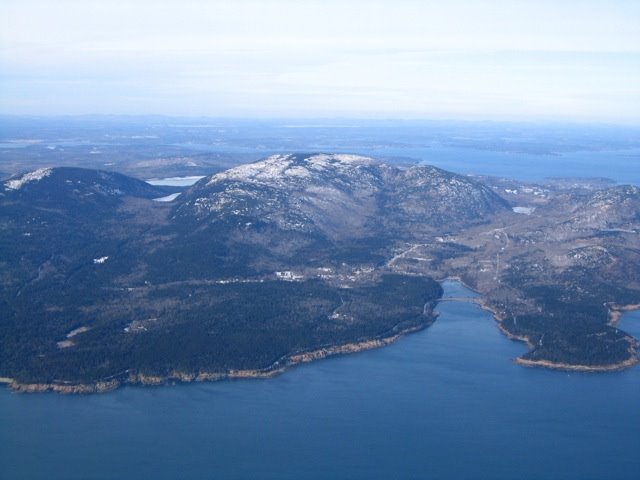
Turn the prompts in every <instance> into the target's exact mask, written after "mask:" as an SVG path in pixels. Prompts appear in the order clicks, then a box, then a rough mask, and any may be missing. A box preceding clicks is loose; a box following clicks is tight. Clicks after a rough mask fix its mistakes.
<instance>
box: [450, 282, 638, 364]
mask: <svg viewBox="0 0 640 480" xmlns="http://www.w3.org/2000/svg"><path fill="white" fill-rule="evenodd" d="M447 280H455V281H457V282H459V283H461V284H462V285H463V286H464V287H465V288H467V289H468V290H471V291H472V292H474V293H478V294H479V292H476V291H475V290H473V289H472V288H471V287H469V286H468V285H466V284H465V283H464V282H463V281H462V280H461V279H460V278H458V277H448V278H447ZM454 301H464V302H470V303H475V304H476V305H478V306H479V307H480V308H482V309H483V310H485V311H487V312H489V313H491V314H492V315H493V318H494V320H495V321H496V323H497V324H498V329H499V330H500V332H502V334H503V335H504V336H506V337H507V338H508V339H510V340H516V341H519V342H523V343H525V344H526V345H527V346H528V347H529V348H533V347H534V344H533V342H531V340H530V339H529V338H528V337H526V336H523V335H515V334H513V333H511V332H509V331H508V330H507V329H506V328H505V327H504V325H503V324H502V322H503V320H504V318H503V316H502V315H501V314H500V313H499V312H498V311H496V310H495V309H494V308H492V307H491V306H490V305H489V304H488V303H487V302H486V301H485V300H484V299H483V298H478V299H474V298H469V299H465V300H459V299H458V300H454ZM606 307H607V309H608V310H609V323H608V324H609V325H610V326H614V325H616V324H617V323H618V321H619V320H620V318H621V317H622V315H623V314H624V313H626V312H632V311H635V310H639V309H640V304H631V305H617V304H615V305H614V304H607V305H606ZM627 341H628V342H629V348H628V350H627V351H628V353H629V357H628V358H627V359H625V360H623V361H621V362H618V363H611V364H608V365H580V364H571V363H561V362H553V361H551V360H529V359H526V358H522V357H518V358H515V359H514V360H513V361H514V363H517V364H518V365H522V366H523V367H539V368H547V369H550V370H564V371H574V372H615V371H620V370H625V369H627V368H630V367H633V366H634V365H637V364H638V363H640V350H639V349H640V346H639V345H638V342H637V341H636V340H635V338H633V337H631V336H629V337H627Z"/></svg>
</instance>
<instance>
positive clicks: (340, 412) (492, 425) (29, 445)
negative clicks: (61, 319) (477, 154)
mask: <svg viewBox="0 0 640 480" xmlns="http://www.w3.org/2000/svg"><path fill="white" fill-rule="evenodd" d="M461 293H465V292H464V290H462V289H461V287H459V286H453V285H451V284H448V287H447V294H448V295H450V296H460V294H461ZM438 310H439V311H440V314H441V315H440V317H439V318H438V320H437V321H436V323H435V324H434V325H433V326H432V327H431V328H429V329H428V330H425V331H423V332H420V333H417V334H413V335H410V336H407V337H405V338H403V339H401V340H400V341H398V342H397V343H395V344H394V345H391V346H389V347H385V348H382V349H379V350H375V351H369V352H363V353H359V354H355V355H351V356H346V357H340V358H332V359H328V360H324V361H320V362H316V363H313V364H308V365H305V366H300V367H297V368H294V369H292V370H291V371H289V372H287V373H286V374H284V375H282V376H279V377H277V378H274V379H268V380H241V381H229V382H219V383H209V384H190V385H180V386H167V387H159V388H124V389H121V390H118V391H115V392H112V393H109V394H105V395H95V396H85V397H75V396H61V395H55V394H41V395H19V394H12V393H10V392H9V391H8V390H2V391H0V478H2V479H14V478H20V479H22V478H29V479H45V478H46V479H93V478H104V479H112V478H136V479H138V478H153V479H175V478H198V479H201V478H212V479H213V478H220V479H239V478H243V479H244V478H247V479H254V478H273V479H302V478H323V479H325V478H354V479H390V478H437V479H461V478H463V479H475V478H477V479H488V478H492V479H514V478H519V479H541V478H545V479H546V478H554V479H579V480H586V479H634V480H635V479H637V478H638V472H639V469H640V455H639V454H638V452H639V451H640V368H637V367H636V368H632V369H630V370H627V371H624V372H619V373H611V374H567V373H563V372H555V371H548V370H539V369H527V368H523V367H519V366H516V365H514V364H513V363H512V362H511V359H512V358H513V357H515V356H517V355H519V354H521V353H522V352H524V350H525V349H524V346H523V345H522V344H519V343H516V342H512V341H509V340H507V339H506V338H505V337H504V336H502V335H501V334H500V333H499V332H498V330H497V329H496V327H495V324H494V322H493V320H492V319H491V317H490V315H489V314H487V313H486V312H483V311H482V310H480V309H479V308H478V307H477V306H475V305H473V304H468V303H453V302H452V303H449V302H447V303H443V304H441V305H440V306H439V307H438ZM621 327H622V328H627V327H628V328H627V329H628V330H634V333H635V334H636V335H639V334H640V314H638V313H635V314H630V315H628V316H627V317H626V318H625V319H623V322H622V323H621Z"/></svg>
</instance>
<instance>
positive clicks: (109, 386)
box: [0, 314, 437, 394]
mask: <svg viewBox="0 0 640 480" xmlns="http://www.w3.org/2000/svg"><path fill="white" fill-rule="evenodd" d="M436 317H437V314H432V316H431V317H429V319H428V321H427V322H425V323H424V324H422V325H414V326H411V327H407V328H405V329H402V330H399V331H397V332H396V333H394V334H392V335H389V336H383V337H379V338H372V339H369V340H362V341H359V342H351V343H344V344H340V345H329V346H325V347H321V348H318V349H315V350H309V351H307V352H297V353H291V354H287V355H285V356H284V357H282V358H280V359H279V360H277V361H275V362H274V363H273V364H271V365H270V366H268V367H266V368H264V369H255V370H252V369H247V370H235V369H231V370H228V371H226V372H206V371H201V372H198V373H197V374H194V373H187V372H179V371H173V372H171V373H170V374H169V375H166V376H156V375H145V374H141V373H129V372H125V373H127V374H128V375H127V376H126V377H125V378H123V379H121V380H119V379H117V378H112V379H110V380H108V381H98V382H94V383H76V384H71V383H69V384H65V383H19V382H16V381H15V380H14V379H12V378H9V377H0V379H1V381H0V383H6V384H8V386H9V388H10V389H11V390H12V391H14V392H18V393H45V392H54V393H62V394H90V393H106V392H110V391H113V390H116V389H118V388H120V387H124V386H127V385H129V386H139V385H142V386H160V385H166V384H169V383H192V382H215V381H221V380H234V379H249V378H253V379H261V378H272V377H275V376H277V375H280V374H282V373H285V372H286V371H287V370H289V369H290V368H293V367H295V366H296V365H300V364H303V363H309V362H313V361H316V360H321V359H324V358H328V357H332V356H338V355H348V354H352V353H358V352H362V351H366V350H372V349H374V348H381V347H384V346H386V345H389V344H391V343H394V342H395V341H397V340H398V339H400V338H401V337H402V336H404V335H406V334H409V333H413V332H417V331H420V330H424V329H425V328H427V327H429V326H430V325H432V324H433V322H434V321H435V318H436Z"/></svg>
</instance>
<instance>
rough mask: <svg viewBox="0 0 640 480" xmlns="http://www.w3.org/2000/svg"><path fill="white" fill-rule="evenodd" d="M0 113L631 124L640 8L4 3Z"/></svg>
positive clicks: (493, 1) (610, 4) (281, 1)
mask: <svg viewBox="0 0 640 480" xmlns="http://www.w3.org/2000/svg"><path fill="white" fill-rule="evenodd" d="M0 11H1V13H0V113H5V114H86V113H123V114H169V115H210V116H227V117H292V118H294V117H306V118H310V117H372V118H380V117H393V118H464V119H485V118H486V119H501V120H523V119H540V120H545V119H553V120H576V121H605V122H616V123H617V122H620V123H640V27H639V25H640V2H639V1H637V0H630V1H624V0H609V1H595V0H575V1H572V0H553V1H551V0H535V1H527V0H520V1H518V0H512V1H499V0H484V1H472V0H467V1H464V0H453V1H442V0H440V1H403V0H397V1H393V2H391V1H376V0H351V1H346V0H342V1H339V0H338V1H336V0H323V1H316V0H305V1H299V0H298V1H294V0H271V1H265V0H263V1H257V0H233V1H221V0H217V1H216V0H212V1H197V0H180V1H175V0H170V1H163V0H156V1H147V0H139V1H132V0H128V1H122V0H112V1H104V0H101V1H97V0H82V1H80V0H78V1H74V0H59V1H55V2H52V1H50V0H46V1H44V0H43V1H38V0H3V1H2V5H1V8H0Z"/></svg>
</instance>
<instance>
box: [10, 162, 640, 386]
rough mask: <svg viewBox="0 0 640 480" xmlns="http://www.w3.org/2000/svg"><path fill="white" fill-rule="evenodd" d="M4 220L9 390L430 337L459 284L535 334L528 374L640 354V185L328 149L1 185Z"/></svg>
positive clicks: (523, 360) (233, 370)
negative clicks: (512, 176)
mask: <svg viewBox="0 0 640 480" xmlns="http://www.w3.org/2000/svg"><path fill="white" fill-rule="evenodd" d="M158 199H163V200H164V201H156V200H158ZM0 225H1V229H0V242H1V247H0V252H1V257H0V265H2V269H0V285H1V288H0V292H1V293H0V317H1V319H2V321H1V322H0V345H2V348H1V349H0V377H1V378H0V381H2V382H4V383H8V384H9V385H10V387H11V388H13V389H15V390H18V391H49V390H52V391H58V392H65V393H91V392H100V391H107V390H111V389H113V388H116V387H118V386H120V385H123V384H127V383H128V384H154V385H155V384H161V383H165V382H171V381H180V382H183V381H184V382H186V381H203V380H217V379H223V378H242V377H261V376H271V375H274V374H277V373H280V372H282V371H284V370H285V369H286V368H288V367H289V366H291V365H295V364H297V363H300V362H306V361H311V360H315V359H319V358H323V357H326V356H328V355H336V354H345V353H350V352H355V351H359V350H362V349H367V348H375V347H378V346H382V345H386V344H388V343H390V342H392V341H393V340H394V339H396V338H397V337H398V336H399V335H402V334H405V333H408V332H412V331H415V330H419V329H422V328H425V327H428V326H429V325H430V324H431V323H432V322H433V321H435V319H436V315H435V314H434V312H433V309H434V308H435V306H436V305H437V303H438V301H439V299H440V298H441V296H442V288H441V287H440V284H439V283H438V282H439V281H441V280H443V279H446V278H457V279H459V280H460V281H461V282H463V283H464V284H465V285H466V286H468V287H469V288H471V289H473V290H474V291H476V292H478V293H479V294H480V295H481V303H482V306H483V307H484V308H486V309H488V310H490V311H491V312H493V314H494V317H495V318H496V320H497V322H498V327H499V328H500V330H501V331H502V332H503V333H504V334H505V335H507V336H508V337H509V338H513V339H517V340H521V341H524V342H526V343H527V345H528V346H529V351H528V352H527V353H526V354H525V355H523V356H522V357H520V358H518V359H516V362H518V363H520V364H522V365H525V366H539V367H549V368H561V369H567V370H581V371H607V370H616V369H622V368H626V367H629V366H631V365H633V364H635V363H637V362H638V342H637V340H636V339H635V338H633V337H632V336H630V335H628V334H627V333H625V332H624V331H622V330H620V329H619V328H617V327H616V322H617V320H618V318H619V316H620V315H621V312H623V311H625V310H629V309H634V308H638V307H639V306H640V189H638V188H637V187H634V186H628V185H612V184H611V183H610V182H608V181H606V180H603V179H596V180H593V181H588V180H580V179H568V178H562V179H551V180H549V181H548V182H541V183H539V184H533V183H525V182H518V181H515V180H509V179H502V178H492V177H480V176H463V175H458V174H454V173H451V172H447V171H444V170H441V169H438V168H435V167H431V166H427V165H419V166H397V165H391V164H386V163H382V162H379V161H376V160H373V159H371V158H367V157H361V156H357V155H340V154H317V153H313V154H287V155H275V156H271V157H268V158H266V159H264V160H261V161H258V162H255V163H250V164H244V165H240V166H237V167H235V168H231V169H229V170H226V171H223V172H220V173H217V174H214V175H210V176H205V177H204V178H202V179H201V180H199V181H198V182H197V183H196V184H195V185H193V186H191V187H188V188H186V189H184V190H180V189H178V188H173V189H172V188H171V187H162V186H154V185H150V184H148V183H146V182H143V181H141V180H137V179H134V178H132V177H128V176H125V175H122V174H118V173H113V172H105V171H99V170H92V169H81V168H73V167H58V168H41V169H38V170H35V171H31V172H27V173H23V174H19V175H15V176H13V177H11V178H9V179H7V180H5V181H4V182H2V184H1V185H0ZM508 360H509V359H505V361H508Z"/></svg>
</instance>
